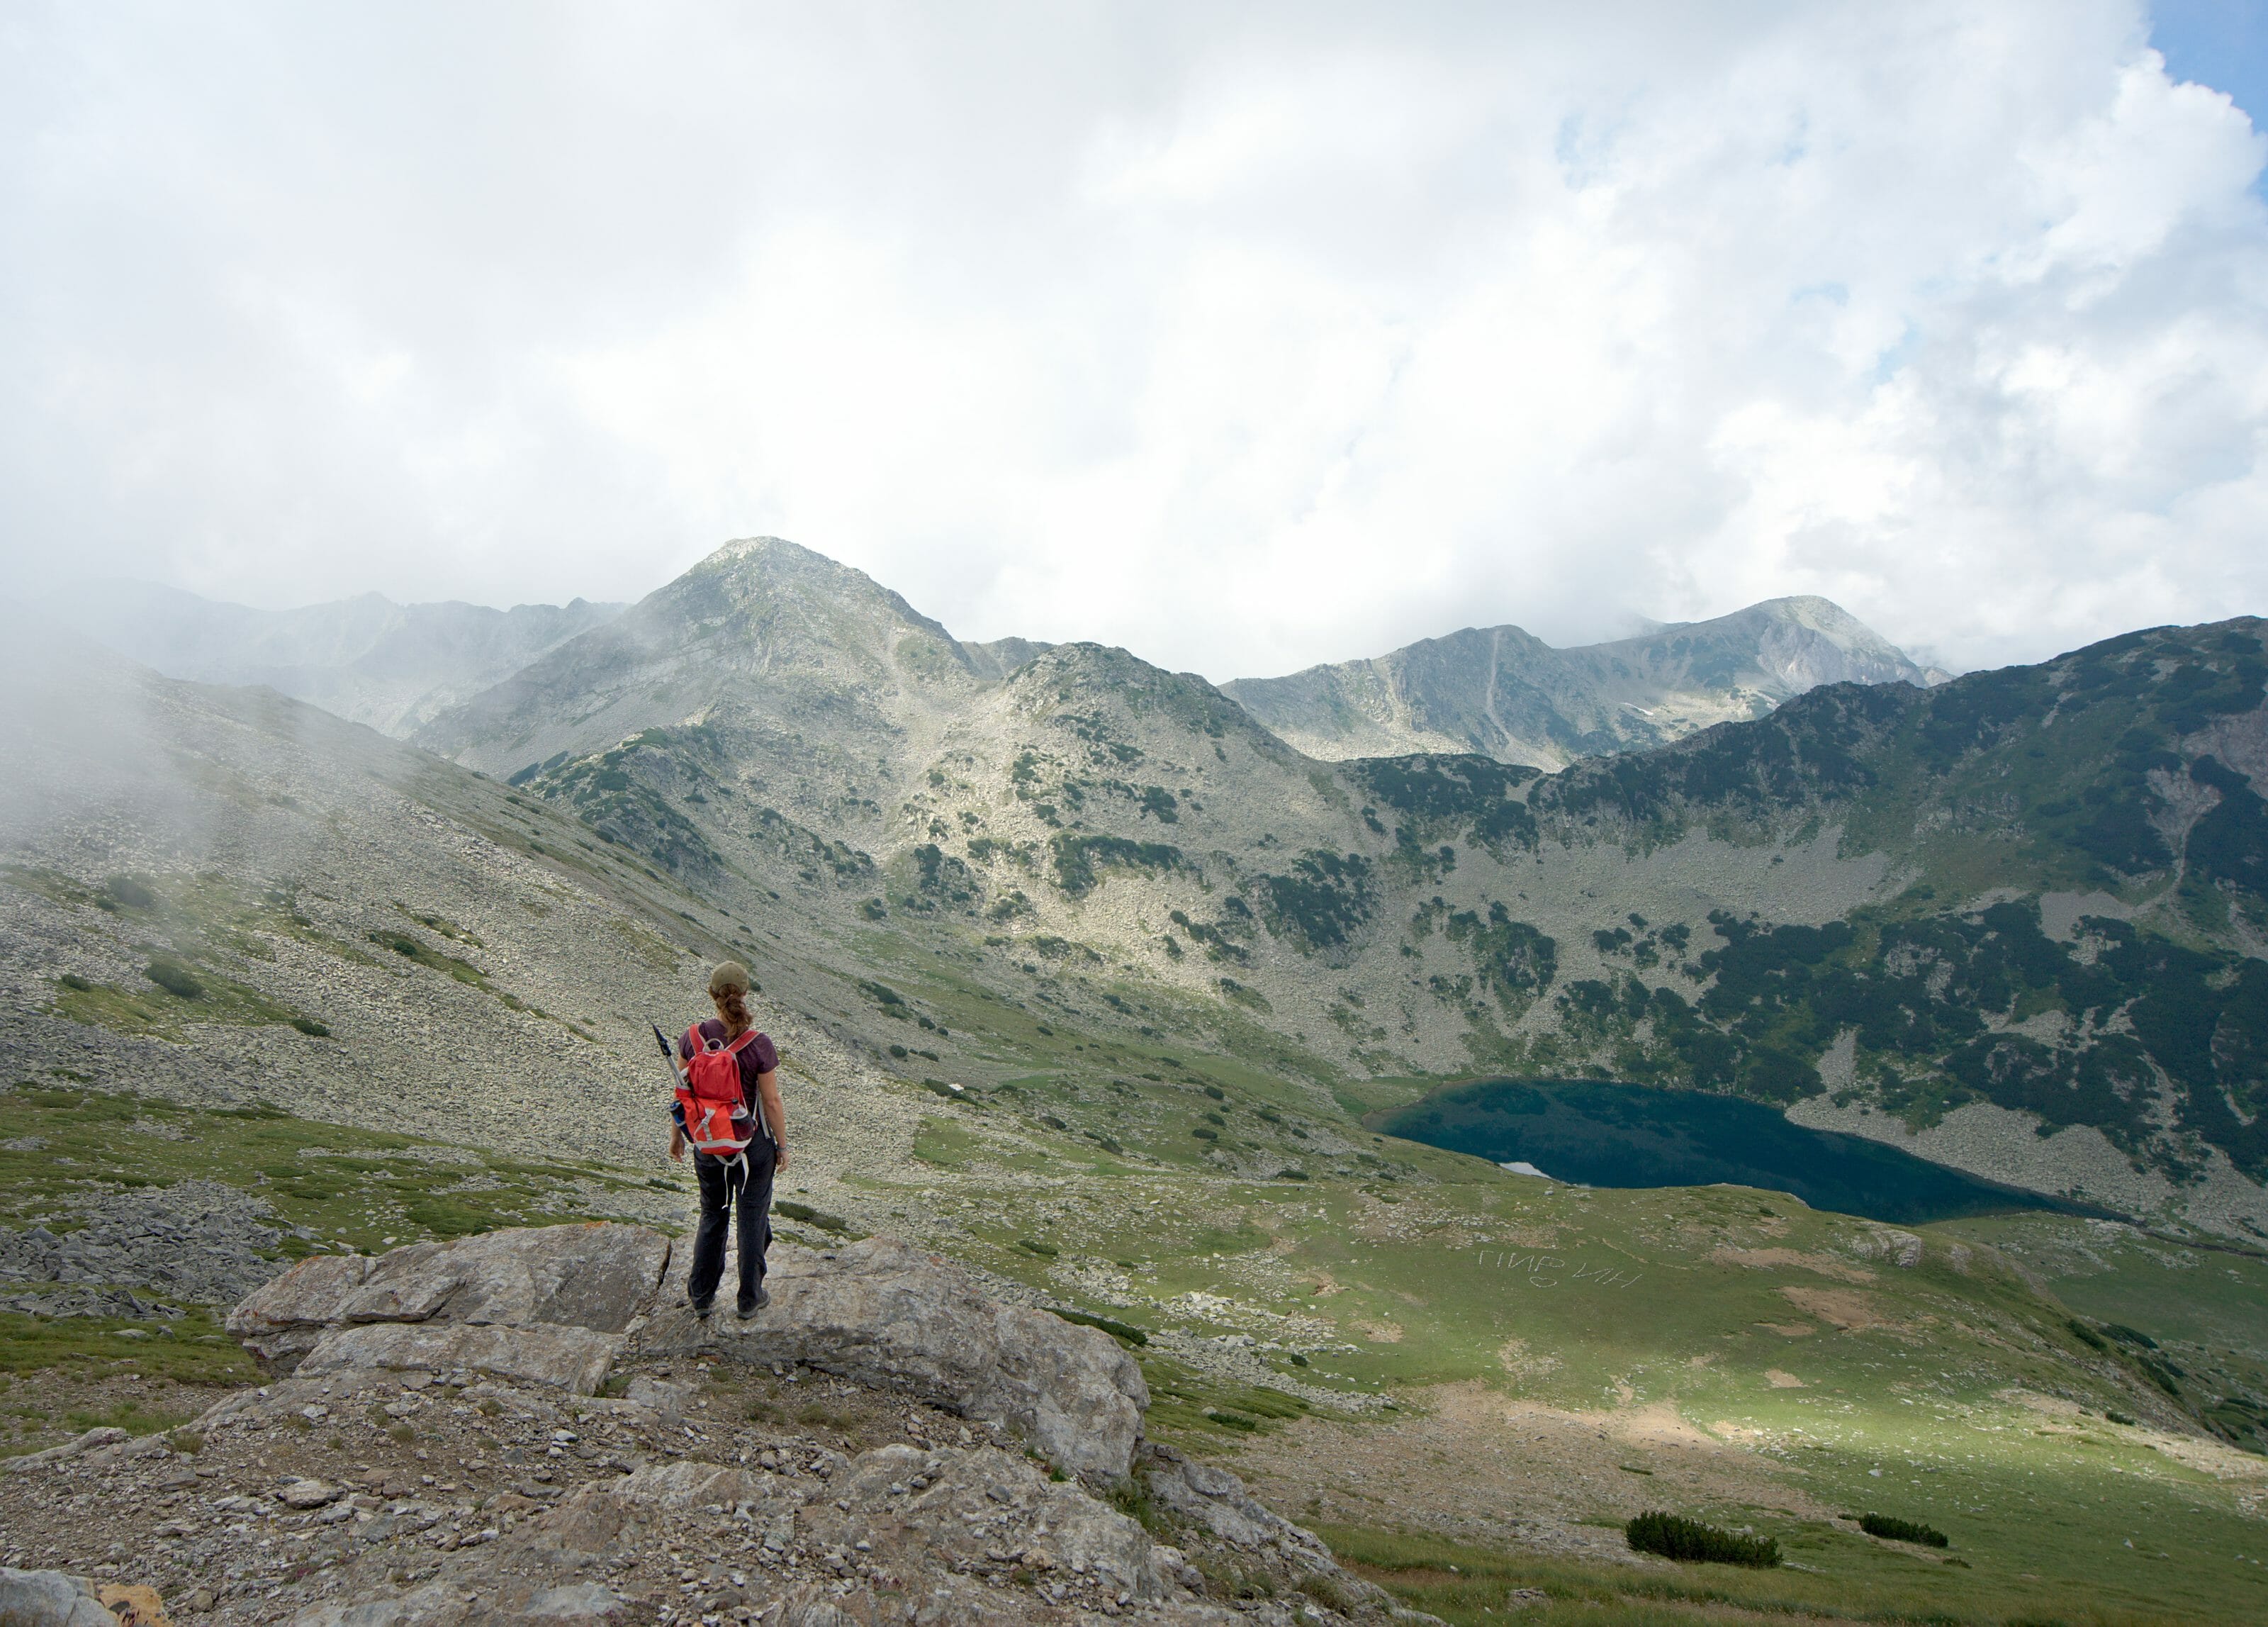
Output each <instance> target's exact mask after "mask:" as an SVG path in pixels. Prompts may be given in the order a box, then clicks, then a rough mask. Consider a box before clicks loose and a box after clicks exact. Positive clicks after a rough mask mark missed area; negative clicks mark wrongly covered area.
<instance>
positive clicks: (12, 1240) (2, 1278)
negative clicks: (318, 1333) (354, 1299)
mask: <svg viewBox="0 0 2268 1627" xmlns="http://www.w3.org/2000/svg"><path fill="white" fill-rule="evenodd" d="M81 1217H83V1224H78V1225H77V1226H75V1227H73V1228H72V1229H71V1230H70V1231H64V1232H63V1233H61V1234H57V1233H55V1232H52V1231H48V1228H47V1227H46V1226H44V1225H34V1226H32V1227H30V1228H28V1229H26V1230H25V1231H0V1282H16V1283H69V1284H73V1285H83V1286H85V1287H87V1288H89V1289H94V1288H95V1287H96V1286H97V1285H102V1286H107V1287H109V1288H113V1289H120V1288H126V1289H133V1288H139V1289H145V1290H148V1291H151V1292H154V1293H158V1294H163V1295H165V1296H166V1297H167V1298H171V1299H179V1300H187V1301H189V1302H191V1303H193V1304H199V1305H225V1304H227V1303H228V1302H230V1301H232V1300H234V1299H239V1298H242V1297H243V1296H244V1295H246V1294H247V1293H249V1292H251V1291H253V1290H254V1288H256V1287H258V1286H259V1285H260V1284H261V1283H265V1282H267V1281H268V1280H269V1278H270V1277H272V1276H276V1274H277V1273H278V1272H279V1271H281V1270H283V1269H284V1266H283V1263H282V1262H281V1261H277V1260H275V1259H273V1258H271V1257H270V1256H271V1254H272V1253H273V1251H274V1249H275V1247H276V1243H277V1242H278V1241H279V1240H280V1239H282V1237H283V1235H284V1234H283V1232H282V1231H280V1230H279V1229H278V1228H277V1227H276V1226H275V1225H273V1224H268V1223H269V1221H270V1220H272V1218H273V1217H271V1216H269V1214H268V1213H267V1210H266V1207H265V1206H264V1205H263V1204H261V1202H259V1201H258V1200H257V1199H255V1198H251V1197H248V1196H247V1195H246V1194H243V1193H241V1192H239V1191H237V1190H235V1189H234V1188H233V1187H225V1186H223V1185H221V1184H220V1183H219V1182H217V1181H210V1180H185V1181H179V1182H176V1183H175V1184H173V1186H171V1187H166V1188H165V1189H164V1190H162V1191H160V1192H147V1193H141V1192H136V1193H114V1194H107V1195H105V1196H103V1197H100V1198H97V1199H92V1200H89V1201H86V1202H82V1203H81V1204H79V1205H78V1206H77V1215H76V1216H75V1218H81ZM89 1304H92V1301H89V1300H87V1299H85V1298H84V1297H82V1298H79V1299H76V1300H74V1299H63V1298H55V1297H54V1296H48V1297H46V1298H45V1299H44V1300H43V1301H42V1302H41V1303H40V1304H39V1305H36V1307H35V1306H33V1305H18V1304H15V1303H14V1302H12V1301H11V1308H13V1309H25V1310H29V1309H33V1308H36V1309H37V1310H38V1311H39V1312H40V1313H41V1314H43V1315H48V1316H72V1315H79V1316H134V1317H144V1318H146V1317H152V1316H166V1315H179V1314H180V1313H179V1312H178V1311H174V1310H169V1309H167V1308H166V1307H165V1306H162V1305H158V1304H155V1303H152V1302H150V1301H146V1300H144V1299H141V1298H138V1297H136V1296H130V1295H129V1296H119V1295H116V1294H112V1295H109V1296H107V1297H105V1298H103V1299H102V1301H101V1308H99V1309H92V1308H86V1309H82V1308H74V1307H77V1306H79V1305H89Z"/></svg>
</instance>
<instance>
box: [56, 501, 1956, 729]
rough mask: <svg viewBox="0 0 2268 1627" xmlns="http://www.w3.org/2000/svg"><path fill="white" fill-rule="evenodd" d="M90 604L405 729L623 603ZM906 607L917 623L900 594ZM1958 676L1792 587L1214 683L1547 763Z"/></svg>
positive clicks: (225, 665)
mask: <svg viewBox="0 0 2268 1627" xmlns="http://www.w3.org/2000/svg"><path fill="white" fill-rule="evenodd" d="M774 540H776V539H774ZM779 546H781V547H783V548H784V547H788V546H792V545H791V544H779ZM813 558H814V559H818V558H820V556H816V555H814V556H813ZM828 563H829V564H831V563H832V562H831V561H830V562H828ZM693 580H695V581H698V580H702V579H700V578H698V577H697V576H696V578H695V579H693ZM85 603H87V601H85V600H74V601H68V602H62V603H58V605H57V606H56V608H57V609H58V610H60V611H61V612H62V614H63V618H64V619H65V620H66V621H68V622H70V623H71V624H72V625H77V626H78V627H79V628H80V629H81V630H82V631H84V632H87V633H88V634H89V635H90V636H92V637H95V638H97V639H98V640H100V641H102V642H105V643H107V644H110V645H113V646H114V647H118V648H121V649H126V650H130V651H132V652H133V653H134V654H135V655H136V658H137V659H139V660H142V661H145V662H148V663H149V664H150V665H151V666H153V667H155V668H156V669H158V670H159V671H160V672H163V673H166V675H167V676H169V677H181V678H192V679H195V680H197V681H199V682H202V683H212V684H267V685H268V686H269V687H270V688H272V689H275V690H276V691H279V692H281V693H284V694H286V695H290V696H292V697H294V698H295V699H301V700H308V701H313V703H314V704H315V705H317V706H321V707H322V708H323V709H324V710H325V711H327V712H330V713H333V714H335V715H337V716H340V717H344V718H347V719H350V720H351V721H355V722H358V723H368V724H369V725H371V727H372V728H376V729H378V730H379V732H380V733H381V734H387V735H392V736H394V737H395V738H396V739H408V738H409V737H410V736H413V735H415V734H416V732H417V730H418V729H419V728H422V727H423V726H424V725H425V724H426V723H428V722H431V721H433V720H434V719H435V718H437V717H438V716H439V715H440V714H441V713H443V712H445V711H446V710H448V709H449V708H450V707H452V706H455V705H458V704H459V703H460V702H464V701H468V700H470V699H473V698H474V697H475V696H476V695H479V694H481V693H482V691H485V690H487V689H489V688H490V687H491V686H493V685H495V684H500V683H502V682H504V680H505V679H507V678H510V677H513V676H514V675H515V674H518V673H519V672H520V671H521V670H522V669H525V668H527V667H529V666H530V665H531V664H533V663H534V662H536V661H538V660H539V659H540V658H541V657H542V656H543V655H545V654H548V653H549V652H550V651H551V650H552V649H554V648H556V647H558V646H559V645H561V644H563V643H564V642H566V641H567V640H569V639H571V638H573V637H575V636H577V635H578V634H579V633H583V632H589V631H592V630H593V629H595V628H598V627H600V626H603V625H607V624H608V623H609V622H611V621H613V620H614V619H615V618H616V617H617V616H619V615H620V614H621V613H622V610H623V609H624V608H625V607H623V606H622V605H619V604H594V603H587V602H585V601H584V600H581V599H578V600H576V601H575V602H574V603H571V604H568V605H565V606H555V605H541V604H521V605H515V606H514V607H512V609H511V610H490V609H487V608H485V607H482V606H479V605H471V604H462V603H441V604H410V605H401V604H396V603H394V602H393V601H392V600H390V599H387V598H386V597H385V596H383V595H379V594H374V593H372V594H363V595H358V596H357V597H355V598H352V599H344V600H340V601H337V602H335V603H328V604H317V605H310V606H307V607H306V608H304V609H300V610H254V609H252V608H250V607H248V606H246V605H240V604H228V603H217V602H215V601H213V600H210V599H204V598H200V597H199V596H198V595H195V594H190V593H185V592H182V591H180V589H178V588H164V587H160V586H158V585H156V584H154V583H149V582H131V581H129V582H119V583H114V584H108V585H107V586H106V587H105V588H104V590H103V592H102V594H101V595H100V598H99V603H101V605H102V610H101V614H100V616H99V617H97V616H94V615H92V614H90V613H89V612H88V611H86V610H85V609H83V608H82V606H83V605H84V604H85ZM646 609H647V614H646V617H645V620H644V625H643V626H642V630H641V631H639V632H636V633H630V634H625V635H624V639H623V640H622V646H621V647H624V648H627V647H630V645H632V644H637V645H641V646H643V647H648V648H652V649H654V650H666V649H667V648H668V647H669V646H670V645H671V643H672V642H673V640H674V639H675V638H676V636H677V634H678V631H679V629H678V626H677V625H676V624H675V623H674V622H673V621H672V620H671V619H670V618H671V617H672V616H673V615H674V614H682V615H689V616H693V617H695V618H696V619H698V618H700V616H701V607H700V606H698V605H697V604H694V603H689V602H688V601H687V600H686V598H685V596H684V595H677V596H675V597H674V598H672V599H671V600H670V601H668V602H667V603H666V604H659V605H657V604H652V603H649V604H648V606H647V607H646ZM898 610H899V611H900V612H902V614H903V615H904V616H905V617H908V618H913V619H915V620H919V619H921V618H919V617H917V616H916V614H915V612H914V611H913V610H911V609H910V607H907V606H905V605H903V604H902V603H900V605H899V607H898ZM894 613H897V612H894ZM939 633H940V635H942V629H939ZM947 641H948V642H955V641H954V640H950V639H949V637H948V640H947ZM955 647H956V648H957V649H958V650H959V652H960V655H959V657H957V659H961V660H962V661H964V662H965V663H966V664H967V666H968V670H969V671H970V672H971V673H973V674H975V675H976V676H977V677H986V678H996V679H998V678H1005V677H1007V676H1008V675H1009V674H1010V673H1011V672H1013V670H1014V669H1016V668H1018V667H1020V666H1022V665H1023V664H1024V663H1025V662H1028V661H1030V660H1032V659H1033V658H1034V657H1035V656H1038V655H1042V654H1046V653H1047V652H1048V651H1049V650H1050V649H1052V648H1054V646H1053V645H1051V644H1046V643H1042V642H1039V641H1036V640H1030V639H1018V638H1008V639H999V640H993V641H991V642H990V643H981V644H980V643H958V642H956V643H955ZM1947 676H1948V675H1947V674H1945V673H1943V672H1941V671H1940V670H1938V669H1934V668H1925V667H1921V666H1918V665H1917V664H1916V663H1915V662H1913V661H1911V659H1909V658H1908V657H1907V656H1906V655H1905V654H1904V652H1903V651H1901V650H1899V649H1897V648H1896V647H1895V646H1893V645H1891V644H1890V643H1889V642H1888V641H1887V640H1884V639H1883V638H1882V637H1881V635H1880V634H1878V633H1876V632H1874V631H1873V630H1872V629H1871V628H1869V627H1867V625H1865V624H1864V623H1863V622H1860V621H1859V619H1858V618H1856V617H1853V616H1852V615H1851V614H1850V613H1849V612H1848V611H1846V610H1843V609H1842V608H1841V607H1839V606H1837V605H1836V604H1833V603H1830V602H1829V601H1827V600H1825V599H1820V598H1786V599H1771V600H1767V601H1765V602H1764V603H1761V604H1754V605H1750V606H1749V608H1748V609H1746V610H1738V611H1735V612H1734V613H1733V614H1732V615H1729V616H1722V617H1719V618H1716V619H1714V620H1712V621H1705V622H1690V623H1680V624H1675V625H1655V626H1652V627H1651V628H1650V629H1649V630H1648V631H1647V632H1646V633H1644V634H1642V635H1640V636H1638V637H1633V638H1629V639H1623V640H1616V641H1615V642H1612V643H1609V644H1596V645H1589V646H1586V647H1580V648H1575V649H1554V648H1553V647H1550V645H1548V644H1545V643H1544V642H1543V640H1540V639H1537V638H1535V636H1534V635H1532V634H1530V633H1528V632H1524V631H1522V630H1521V628H1518V627H1513V626H1503V627H1482V628H1472V627H1468V628H1466V629H1464V630H1463V631H1462V632H1454V633H1451V634H1449V635H1447V637H1445V638H1440V639H1426V640H1421V641H1420V642H1418V643H1416V644H1412V645H1409V646H1407V647H1403V648H1402V649H1398V650H1395V651H1393V652H1391V653H1390V654H1385V655H1381V656H1378V657H1376V658H1374V659H1372V660H1367V661H1355V662H1340V663H1338V664H1337V665H1328V666H1319V667H1311V668H1309V669H1307V670H1306V671H1303V672H1296V673H1293V674H1292V675H1291V676H1289V677H1280V678H1240V679H1236V680H1234V681H1233V682H1230V683H1227V684H1223V685H1221V691H1222V692H1223V693H1224V694H1226V695H1228V696H1229V697H1230V698H1231V699H1233V700H1235V701H1236V702H1237V703H1238V704H1239V705H1240V706H1243V707H1244V709H1245V710H1246V711H1248V712H1249V713H1250V714H1252V715H1253V716H1254V717H1255V718H1256V719H1258V720H1259V721H1260V722H1261V723H1263V725H1265V726H1266V727H1267V728H1269V729H1270V730H1271V731H1272V732H1274V733H1275V734H1276V735H1277V736H1278V737H1279V738H1281V739H1282V740H1284V741H1285V743H1287V744H1290V745H1292V746H1293V747H1295V748H1297V749H1298V750H1299V751H1303V752H1305V753H1307V755H1308V756H1310V757H1314V758H1321V759H1323V760H1326V761H1337V760H1340V759H1343V758H1351V757H1392V756H1396V755H1400V754H1403V753H1406V752H1418V751H1450V752H1461V751H1477V752H1480V753H1482V754H1484V755H1485V756H1490V757H1494V758H1497V759H1498V760H1499V761H1500V762H1507V763H1526V764H1531V765H1535V766H1537V767H1541V768H1548V769H1549V768H1560V767H1564V766H1565V765H1567V764H1568V763H1570V762H1572V761H1574V760H1576V759H1577V758H1583V757H1593V756H1598V755H1601V754H1603V753H1608V752H1613V751H1631V750H1635V749H1641V748H1644V747H1647V746H1653V745H1660V744H1662V743H1665V742H1668V741H1670V740H1675V739H1679V738H1682V737H1683V736H1686V735H1689V734H1691V733H1693V732H1694V731H1695V730H1697V729H1699V728H1705V727H1707V726H1708V725H1709V724H1712V723H1718V722H1723V721H1727V720H1729V719H1734V718H1751V717H1761V716H1763V715H1764V714H1766V713H1768V712H1770V711H1771V709H1772V707H1774V706H1777V705H1778V704H1779V703H1780V702H1782V701H1784V700H1786V699H1790V698H1792V697H1793V696H1795V695H1799V694H1801V693H1803V692H1804V691H1807V690H1809V689H1814V688H1816V687H1817V686H1818V685H1820V684H1837V683H1860V684H1891V683H1908V684H1933V683H1940V682H1942V681H1943V680H1944V679H1945V677H1947Z"/></svg>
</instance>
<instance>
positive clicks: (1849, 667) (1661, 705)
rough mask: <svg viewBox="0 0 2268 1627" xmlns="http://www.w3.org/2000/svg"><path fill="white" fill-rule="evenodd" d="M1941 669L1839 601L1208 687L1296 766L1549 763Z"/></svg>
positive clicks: (1401, 652)
mask: <svg viewBox="0 0 2268 1627" xmlns="http://www.w3.org/2000/svg"><path fill="white" fill-rule="evenodd" d="M1948 676H1950V675H1948V674H1947V673H1944V672H1940V671H1938V670H1937V669H1933V668H1928V669H1926V668H1923V667H1921V666H1918V665H1917V664H1916V663H1915V662H1913V661H1912V660H1911V659H1910V658H1909V657H1908V656H1907V655H1906V654H1905V653H1904V651H1903V650H1900V649H1899V648H1897V647H1896V646H1895V645H1893V644H1891V643H1890V642H1889V640H1886V639H1884V638H1883V637H1882V636H1881V634H1880V633H1877V632H1874V630H1873V629H1872V628H1870V627H1868V626H1867V625H1866V624H1865V623H1863V622H1861V621H1860V620H1859V619H1858V618H1856V617H1855V616H1852V614H1851V613H1850V612H1849V611H1847V610H1844V609H1843V608H1842V607H1841V606H1839V605H1837V604H1835V603H1831V602H1830V601H1829V600H1826V599H1821V598H1816V597H1809V596H1802V597H1794V598H1786V599H1768V600H1766V601H1764V603H1761V604H1752V605H1750V606H1749V608H1748V609H1746V610H1736V611H1734V613H1733V614H1731V615H1729V616H1720V617H1718V618H1715V619H1714V620H1712V621H1701V622H1685V623H1679V624H1675V625H1668V626H1661V627H1656V628H1654V629H1652V630H1650V631H1648V632H1646V633H1644V634H1641V635H1640V636H1638V637H1636V638H1629V639H1617V640H1613V641H1612V642H1609V643H1605V644H1591V645H1584V646H1580V647H1576V648H1572V649H1554V648H1553V647H1551V646H1550V645H1548V644H1546V643H1544V642H1543V640H1541V639H1538V638H1536V637H1535V635H1533V634H1532V633H1529V632H1524V631H1522V630H1521V628H1518V627H1512V626H1505V627H1467V628H1465V629H1463V630H1462V632H1453V633H1450V634H1449V635H1448V636H1447V637H1446V638H1439V639H1425V640H1420V641H1419V642H1418V643H1416V644H1411V645H1408V646H1406V647H1403V648H1401V649H1398V650H1395V651H1392V652H1390V653H1389V654H1384V655H1380V656H1376V657H1373V658H1372V659H1370V660H1367V661H1347V662H1336V663H1332V664H1329V665H1325V666H1319V667H1310V668H1308V669H1306V670H1305V671H1303V672H1295V673H1292V674H1291V675H1290V676H1289V677H1280V678H1239V679H1237V680H1235V681H1233V682H1232V683H1228V684H1222V685H1221V689H1222V691H1223V692H1224V693H1226V694H1228V695H1230V696H1232V697H1233V698H1234V699H1236V701H1237V702H1238V703H1239V704H1240V705H1241V706H1243V707H1244V708H1245V710H1246V711H1248V712H1249V713H1251V714H1252V715H1253V716H1255V717H1256V718H1258V719H1259V720H1260V721H1262V722H1263V723H1265V724H1266V725H1267V726H1268V727H1269V728H1271V729H1273V730H1275V731H1276V733H1277V734H1278V735H1279V736H1282V737H1283V738H1284V739H1285V741H1286V742H1288V743H1291V744H1292V745H1293V746H1296V747H1298V748H1299V749H1300V751H1304V752H1306V753H1307V755H1308V756H1310V757H1316V758H1325V759H1327V760H1333V761H1336V760H1338V759H1342V758H1353V757H1398V756H1402V755H1404V754H1406V753H1409V752H1413V751H1453V752H1456V751H1476V752H1479V753H1480V754H1482V755H1483V756H1485V757H1492V758H1496V759H1497V761H1499V762H1501V763H1525V764H1528V765H1532V766H1535V767H1537V768H1545V769H1554V768H1564V767H1565V766H1566V765H1568V764H1569V763H1571V762H1573V761H1575V760H1576V759H1577V758H1585V757H1597V756H1600V755H1602V754H1604V753H1607V752H1612V751H1633V750H1640V749H1643V748H1646V747H1648V746H1656V745H1661V744H1663V743H1667V742H1668V741H1672V740H1680V739H1683V738H1684V737H1685V736H1688V735H1690V734H1693V733H1695V732H1696V731H1697V730H1699V729H1703V728H1708V727H1709V726H1710V725H1712V724H1714V723H1722V722H1727V721H1733V720H1735V719H1741V718H1756V717H1762V716H1763V715H1764V714H1766V713H1768V712H1770V711H1771V709H1772V708H1773V707H1774V706H1778V705H1779V704H1780V703H1781V702H1782V701H1785V700H1787V699H1791V698H1792V697H1793V696H1796V695H1800V694H1802V693H1803V692H1804V691H1807V690H1810V689H1815V688H1817V687H1818V686H1819V685H1820V684H1846V683H1855V684H1899V683H1904V684H1923V685H1926V684H1935V683H1942V682H1944V680H1945V679H1946V678H1947V677H1948Z"/></svg>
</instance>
